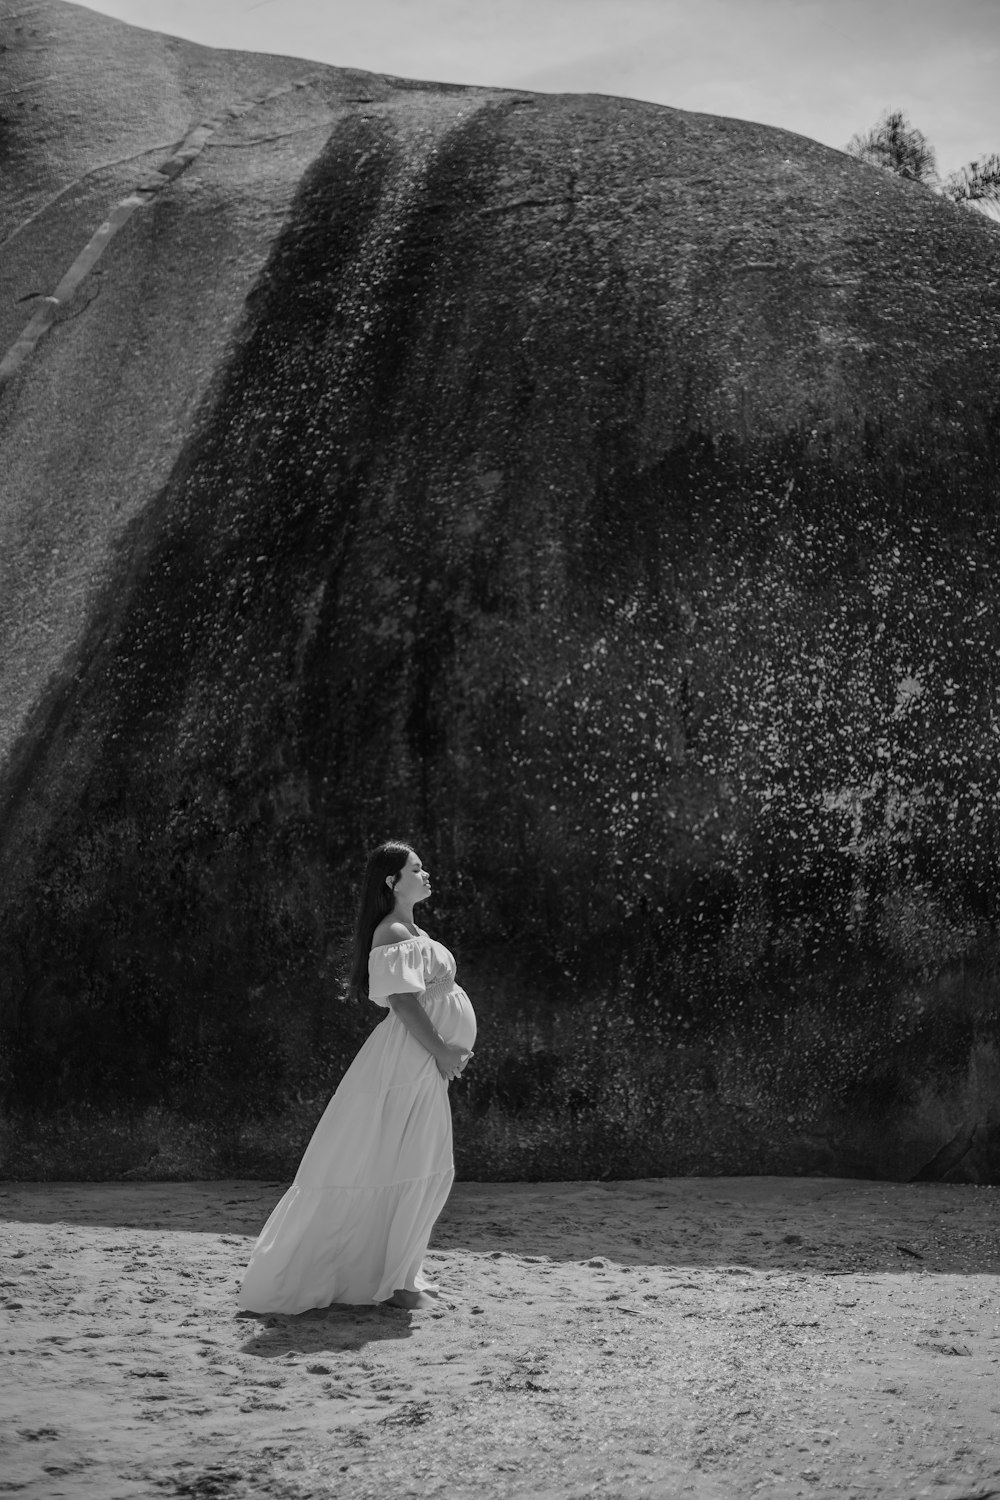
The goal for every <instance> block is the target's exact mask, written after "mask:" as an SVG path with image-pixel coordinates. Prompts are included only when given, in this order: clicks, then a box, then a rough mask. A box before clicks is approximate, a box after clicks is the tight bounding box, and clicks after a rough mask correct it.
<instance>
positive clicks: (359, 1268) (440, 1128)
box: [239, 977, 475, 1313]
mask: <svg viewBox="0 0 1000 1500" xmlns="http://www.w3.org/2000/svg"><path fill="white" fill-rule="evenodd" d="M421 1004H422V1005H423V1007H424V1009H425V1010H426V1011H427V1012H428V1014H429V1015H430V1017H431V1020H432V1022H433V1023H434V1024H435V1025H436V1026H437V1029H438V1031H439V1033H440V1034H441V1035H442V1036H444V1037H445V1039H446V1040H447V1041H455V1042H458V1043H459V1044H461V1045H464V1046H469V1047H470V1048H471V1046H472V1042H473V1040H474V1038H475V1017H474V1015H473V1012H472V1006H471V1005H470V1003H469V1000H468V997H467V996H466V995H465V992H464V990H462V989H460V987H459V986H458V985H456V984H455V983H454V981H453V980H452V979H450V978H447V977H445V978H443V979H442V980H439V981H437V982H432V983H431V984H430V985H429V986H428V988H427V989H426V991H425V992H424V993H423V995H422V996H421ZM454 1176H455V1168H454V1157H453V1151H452V1126H451V1106H450V1103H449V1100H448V1084H447V1082H446V1080H445V1079H444V1077H443V1076H442V1075H441V1073H440V1072H439V1070H438V1067H437V1064H436V1062H435V1061H434V1058H433V1057H432V1056H431V1054H430V1053H429V1052H428V1051H427V1050H426V1048H425V1047H423V1046H422V1045H421V1044H420V1043H419V1042H418V1041H417V1040H416V1039H415V1038H414V1037H413V1036H411V1034H410V1032H409V1031H408V1030H407V1029H406V1027H405V1025H404V1024H403V1022H402V1021H401V1020H399V1018H398V1017H397V1016H396V1015H395V1013H394V1012H393V1011H392V1010H391V1009H390V1010H389V1011H388V1013H387V1015H386V1018H385V1020H383V1021H382V1022H381V1023H380V1024H379V1025H378V1026H376V1027H375V1030H374V1031H373V1032H372V1033H371V1035H370V1036H369V1037H368V1039H367V1041H366V1042H365V1043H364V1044H363V1046H362V1047H361V1050H360V1051H359V1052H358V1054H357V1056H356V1057H355V1059H354V1061H353V1062H352V1063H351V1065H350V1067H349V1068H348V1070H347V1072H346V1073H345V1074H344V1077H343V1079H342V1080H341V1083H340V1086H339V1088H338V1089H337V1091H336V1093H335V1094H334V1096H333V1098H332V1099H331V1100H330V1102H329V1104H328V1105H327V1107H326V1110H325V1111H324V1113H323V1116H322V1118H321V1119H320V1121H319V1124H318V1125H317V1126H316V1129H315V1131H314V1133H313V1136H312V1139H311V1141H310V1142H309V1145H308V1147H307V1148H306V1152H305V1155H304V1156H303V1158H302V1161H301V1163H300V1166H299V1170H298V1172H297V1174H296V1177H295V1181H294V1183H293V1184H292V1186H291V1187H290V1188H289V1189H288V1191H287V1192H286V1193H285V1195H284V1197H283V1198H282V1199H281V1201H280V1202H279V1203H278V1205H277V1206H276V1208H275V1209H274V1211H273V1213H272V1214H271V1216H270V1218H269V1219H268V1221H267V1223H266V1224H265V1225H264V1228H263V1230H262V1231H261V1234H260V1237H259V1239H258V1240H257V1244H256V1246H255V1247H254V1251H253V1255H252V1256H251V1259H250V1263H249V1265H248V1266H247V1270H246V1273H245V1275H244V1278H243V1284H242V1286H241V1288H240V1293H239V1303H240V1306H241V1307H243V1308H246V1309H248V1310H250V1311H253V1312H283V1313H298V1312H304V1311H305V1310H306V1309H308V1308H316V1307H327V1306H329V1305H330V1303H333V1302H341V1303H372V1302H383V1301H385V1300H387V1299H388V1298H390V1297H391V1296H392V1294H393V1292H394V1291H396V1290H397V1289H404V1290H407V1291H422V1290H426V1289H428V1283H427V1282H426V1281H425V1280H424V1278H423V1276H422V1274H421V1265H422V1261H423V1257H424V1252H425V1251H426V1249H427V1243H428V1241H429V1239H430V1235H431V1230H432V1229H433V1227H434V1222H435V1220H436V1219H437V1217H438V1215H439V1214H440V1212H441V1210H442V1208H443V1207H444V1204H445V1202H446V1200H447V1197H448V1194H449V1192H450V1190H451V1185H452V1181H453V1180H454Z"/></svg>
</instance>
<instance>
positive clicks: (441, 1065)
mask: <svg viewBox="0 0 1000 1500" xmlns="http://www.w3.org/2000/svg"><path fill="white" fill-rule="evenodd" d="M471 1056H472V1053H471V1052H470V1051H469V1049H468V1047H459V1046H456V1045H455V1044H454V1043H452V1042H445V1044H444V1046H443V1047H442V1048H441V1050H440V1051H439V1052H437V1053H435V1056H434V1061H435V1062H436V1063H437V1065H438V1072H439V1073H440V1074H441V1076H442V1077H443V1078H447V1080H448V1082H449V1083H450V1082H451V1080H452V1079H453V1078H460V1077H461V1076H462V1069H463V1068H464V1067H465V1065H466V1063H467V1062H468V1061H469V1058H470V1057H471Z"/></svg>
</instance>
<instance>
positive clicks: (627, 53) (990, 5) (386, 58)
mask: <svg viewBox="0 0 1000 1500" xmlns="http://www.w3.org/2000/svg"><path fill="white" fill-rule="evenodd" d="M89 8H90V9H92V10H99V11H102V12H103V13H104V14H105V15H109V16H117V17H118V18H119V19H121V20H124V21H128V22H130V23H132V24H133V25H136V26H144V27H148V28H151V29H153V30H156V31H166V32H169V33H171V34H172V35H174V36H183V37H187V38H188V39H189V40H191V41H196V42H202V43H205V44H206V45H208V46H213V47H235V48H241V49H243V50H247V51H254V52H277V53H284V54H286V55H291V56H295V57H302V58H308V59H310V60H311V61H316V62H325V63H332V64H333V65H335V66H338V67H352V68H365V69H370V70H371V71H372V72H376V73H393V74H396V75H399V76H401V77H404V78H425V79H433V80H436V81H438V82H448V83H476V84H491V85H499V86H501V87H506V88H525V89H538V90H541V91H543V92H554V93H563V92H573V93H577V92H580V93H590V92H593V93H601V94H620V95H625V96H627V97H630V98H635V99H648V100H652V101H653V102H654V103H659V104H671V105H674V106H676V107H678V108H680V109H690V110H702V111H706V112H707V113H710V114H721V115H733V116H736V117H737V118H739V119H745V120H758V121H761V122H763V123H764V124H767V125H779V126H782V127H783V128H784V129H786V130H794V131H797V132H798V133H799V134H801V135H807V136H811V137H813V139H815V140H819V141H822V142H823V143H824V144H826V145H829V146H838V147H843V146H844V145H846V143H847V141H848V140H849V139H850V137H851V136H852V135H853V134H854V132H855V131H863V130H866V129H867V128H868V127H870V126H871V125H873V124H874V123H875V121H876V120H877V119H878V117H879V115H880V114H881V113H882V112H883V110H885V109H887V108H893V109H902V110H903V111H904V113H905V114H907V115H908V116H909V119H910V121H911V122H912V124H913V125H915V126H917V127H918V128H919V129H920V130H922V131H923V132H924V134H925V135H926V136H927V137H928V139H929V140H930V142H931V144H932V146H934V148H935V150H936V152H937V159H938V168H939V171H940V172H941V173H942V174H946V173H948V172H950V171H954V170H955V169H956V168H958V167H960V166H963V165H964V164H965V163H966V162H968V161H970V160H972V159H973V158H974V157H977V156H984V155H987V154H989V153H990V152H994V151H997V152H1000V84H998V79H1000V0H102V3H101V4H99V5H93V6H90V7H89Z"/></svg>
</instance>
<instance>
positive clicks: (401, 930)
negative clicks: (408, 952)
mask: <svg viewBox="0 0 1000 1500" xmlns="http://www.w3.org/2000/svg"><path fill="white" fill-rule="evenodd" d="M414 940H415V935H414V934H413V933H412V932H411V931H410V929H409V928H408V927H407V926H406V924H405V923H404V922H392V921H390V920H389V919H388V918H386V920H385V921H384V922H380V923H379V924H378V926H377V927H376V929H375V931H374V932H373V933H372V948H373V949H375V948H390V947H392V946H393V945H394V944H396V943H412V942H413V941H414Z"/></svg>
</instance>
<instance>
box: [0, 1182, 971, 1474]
mask: <svg viewBox="0 0 1000 1500" xmlns="http://www.w3.org/2000/svg"><path fill="white" fill-rule="evenodd" d="M284 1186H285V1184H283V1183H256V1182H255V1183H249V1182H209V1183H132V1182H129V1183H68V1184H53V1183H43V1184H10V1183H8V1184H5V1185H3V1188H2V1189H0V1191H2V1196H0V1213H2V1215H3V1218H4V1220H5V1221H6V1222H5V1223H4V1225H3V1231H4V1241H5V1250H4V1270H3V1280H2V1288H0V1303H2V1304H3V1305H4V1313H3V1317H4V1331H3V1334H2V1337H0V1349H2V1351H3V1355H4V1357H3V1359H2V1361H0V1398H2V1413H0V1415H2V1421H0V1433H2V1436H0V1494H17V1495H22V1496H26V1497H27V1496H30V1497H45V1500H50V1497H52V1500H55V1497H58V1496H87V1497H91V1496H92V1497H94V1500H118V1497H119V1496H120V1497H126V1496H162V1497H167V1500H169V1497H171V1496H192V1497H200V1500H216V1497H220V1500H230V1497H243V1496H247V1497H250V1496H275V1497H286V1500H303V1497H307V1496H310V1497H311V1496H316V1497H326V1496H337V1497H338V1500H353V1497H362V1496H371V1497H378V1500H385V1497H393V1500H395V1497H404V1496H434V1495H441V1496H448V1497H452V1496H454V1497H461V1496H483V1497H494V1496H524V1497H531V1500H548V1497H553V1500H555V1497H560V1500H563V1497H565V1500H570V1497H575V1496H591V1495H593V1496H599V1497H602V1500H603V1497H615V1496H646V1495H648V1496H658V1497H659V1496H663V1497H673V1496H697V1497H702V1496H711V1497H726V1500H736V1497H740V1500H742V1497H744V1496H747V1495H761V1496H768V1495H781V1496H793V1495H811V1496H823V1495H836V1496H842V1495H851V1496H861V1497H864V1496H876V1495H878V1496H881V1495H887V1496H889V1495H891V1496H920V1495H930V1496H935V1497H937V1500H958V1497H977V1500H979V1497H985V1496H988V1495H1000V1299H998V1293H1000V1281H998V1274H1000V1238H998V1234H997V1229H998V1216H997V1210H998V1207H1000V1190H998V1189H995V1188H981V1187H980V1188H975V1187H964V1186H961V1187H960V1186H954V1187H951V1186H915V1185H897V1184H891V1183H867V1182H849V1181H841V1180H834V1179H825V1180H821V1179H816V1178H812V1179H802V1178H799V1179H777V1178H713V1179H705V1178H701V1179H683V1180H667V1181H648V1182H620V1183H615V1182H611V1183H531V1184H519V1183H514V1184H509V1183H501V1184H479V1183H464V1184H460V1185H458V1186H457V1187H456V1188H455V1191H454V1193H453V1195H452V1198H451V1201H450V1203H449V1205H448V1207H447V1209H446V1210H445V1214H444V1216H443V1217H442V1219H441V1221H440V1222H439V1224H438V1227H437V1230H436V1232H435V1237H434V1242H433V1244H432V1247H431V1252H430V1255H429V1258H428V1269H430V1270H432V1271H433V1272H434V1273H435V1275H436V1278H437V1279H438V1280H439V1282H440V1286H441V1296H440V1297H439V1299H438V1305H437V1306H436V1307H435V1308H434V1309H433V1310H431V1311H428V1312H415V1313H407V1312H402V1311H397V1310H395V1309H390V1308H336V1309H333V1310H331V1311H329V1312H326V1313H307V1314H303V1315H301V1316H300V1317H269V1318H257V1317H253V1316H249V1315H246V1314H242V1315H240V1314H238V1313H237V1311H236V1307H235V1302H234V1293H235V1289H236V1284H237V1280H238V1278H239V1275H240V1272H241V1270H242V1267H243V1264H244V1262H245V1260H246V1257H247V1255H248V1253H249V1250H250V1247H251V1244H252V1242H253V1237H254V1235H255V1234H256V1231H257V1230H258V1229H259V1227H260V1225H261V1224H262V1222H263V1220H264V1218H265V1217H266V1215H267V1213H268V1212H269V1210H270V1208H271V1206H272V1205H273V1203H274V1202H275V1200H276V1199H277V1197H278V1196H279V1195H280V1193H281V1191H282V1190H283V1188H284Z"/></svg>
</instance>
